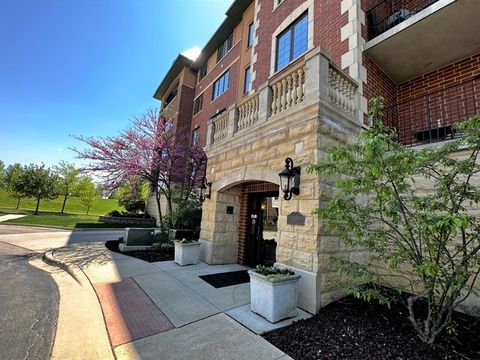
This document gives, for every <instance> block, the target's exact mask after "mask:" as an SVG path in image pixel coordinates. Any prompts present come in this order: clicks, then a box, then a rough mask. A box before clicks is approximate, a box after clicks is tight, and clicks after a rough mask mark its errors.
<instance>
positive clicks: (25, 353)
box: [0, 242, 59, 359]
mask: <svg viewBox="0 0 480 360" xmlns="http://www.w3.org/2000/svg"><path fill="white" fill-rule="evenodd" d="M29 256H31V254H30V252H29V251H28V250H25V249H22V248H19V247H16V246H12V245H10V244H5V243H2V242H0V264H1V266H0V283H1V290H0V359H49V358H50V352H51V349H52V343H53V339H54V336H55V327H56V322H57V316H58V301H59V294H58V289H57V286H56V285H55V282H54V281H53V280H52V278H51V277H50V276H49V275H48V274H47V273H46V272H44V271H42V270H39V269H37V268H36V267H33V266H31V265H30V264H28V262H27V261H28V259H29Z"/></svg>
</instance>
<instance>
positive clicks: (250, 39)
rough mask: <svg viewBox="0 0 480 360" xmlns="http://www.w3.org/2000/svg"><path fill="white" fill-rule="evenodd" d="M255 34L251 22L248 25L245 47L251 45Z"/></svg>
mask: <svg viewBox="0 0 480 360" xmlns="http://www.w3.org/2000/svg"><path fill="white" fill-rule="evenodd" d="M254 35H255V27H254V26H253V22H252V23H251V24H250V25H248V41H247V47H251V46H252V45H253V38H254Z"/></svg>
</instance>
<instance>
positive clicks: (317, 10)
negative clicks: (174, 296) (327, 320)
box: [152, 0, 480, 313]
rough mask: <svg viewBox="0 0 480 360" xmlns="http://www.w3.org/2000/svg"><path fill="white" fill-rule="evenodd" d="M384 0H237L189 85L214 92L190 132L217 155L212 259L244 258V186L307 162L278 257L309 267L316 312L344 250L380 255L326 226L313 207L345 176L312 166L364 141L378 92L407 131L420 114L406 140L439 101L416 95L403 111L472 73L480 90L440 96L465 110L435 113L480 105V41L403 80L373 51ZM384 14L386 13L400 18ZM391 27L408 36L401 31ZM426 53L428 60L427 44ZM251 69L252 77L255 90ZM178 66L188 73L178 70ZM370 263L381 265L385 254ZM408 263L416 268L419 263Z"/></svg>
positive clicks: (354, 256) (330, 291)
mask: <svg viewBox="0 0 480 360" xmlns="http://www.w3.org/2000/svg"><path fill="white" fill-rule="evenodd" d="M378 3H379V1H378V0H341V1H338V0H289V1H283V2H281V3H278V2H277V1H276V0H255V1H253V0H252V1H250V2H247V1H243V2H238V1H235V2H234V5H233V6H232V8H230V9H229V11H228V12H227V19H226V21H225V22H224V23H223V24H222V25H221V26H220V28H219V29H218V30H217V31H216V32H215V34H214V35H213V37H212V39H210V40H209V42H208V43H207V45H206V47H205V49H206V50H205V49H204V50H205V53H203V52H202V55H201V57H200V60H197V61H196V62H193V63H192V65H191V67H190V70H193V71H194V72H195V71H198V70H199V69H201V68H204V66H206V67H207V71H206V74H205V76H204V77H203V78H202V79H200V78H199V77H197V79H196V83H195V84H193V83H192V82H191V81H190V80H191V77H190V76H188V77H187V76H184V78H185V79H188V80H189V84H191V85H192V89H193V90H191V91H190V90H188V91H184V92H183V93H184V94H188V95H189V96H193V98H194V99H196V98H198V97H200V96H201V95H202V94H203V107H202V110H201V111H199V112H198V113H196V114H192V116H191V117H190V122H191V128H190V131H194V130H198V131H199V133H200V145H201V146H205V151H206V153H207V156H208V166H207V170H206V178H207V179H208V181H209V182H212V188H211V190H212V193H211V198H210V199H208V200H206V201H205V202H204V204H203V218H202V228H201V233H200V242H201V243H202V246H201V255H200V256H201V259H202V260H203V261H205V262H207V263H210V264H222V263H235V262H240V263H243V262H244V261H245V258H246V250H245V236H246V235H245V234H246V216H247V214H248V210H247V209H246V207H247V206H248V194H247V193H245V189H246V188H247V187H248V186H250V185H253V184H257V183H258V184H270V185H272V186H273V188H276V186H278V185H279V176H278V173H279V172H280V171H281V170H282V168H283V167H284V164H285V158H286V157H290V158H292V159H293V161H294V164H295V166H300V167H301V180H300V194H299V195H298V196H293V198H292V199H291V200H289V201H286V200H284V199H283V198H282V197H281V196H280V199H279V208H278V211H279V213H278V222H277V227H278V233H277V236H276V241H277V253H276V256H277V258H276V260H277V265H278V266H280V267H282V266H285V267H290V268H293V269H294V270H295V271H296V272H298V273H299V274H300V275H301V279H300V283H299V305H300V307H302V308H303V309H305V310H307V311H309V312H311V313H315V312H316V311H317V310H318V309H319V308H320V307H322V306H325V305H327V304H328V303H329V302H331V301H334V300H336V299H337V298H339V297H341V296H343V292H342V291H340V290H339V287H338V280H339V279H338V275H337V273H336V272H335V269H334V268H333V267H332V265H331V263H330V261H329V258H330V257H331V256H332V255H339V254H340V255H341V256H344V257H347V258H349V259H351V260H355V261H358V262H366V261H368V257H369V256H368V255H369V254H368V253H367V252H365V251H363V250H361V249H347V248H346V247H345V246H344V245H343V243H342V242H341V241H340V237H339V236H338V234H335V233H331V232H327V231H326V230H325V228H324V226H323V224H322V223H321V221H320V220H319V219H318V218H317V217H315V216H314V215H312V211H313V210H315V209H316V208H318V207H321V206H322V204H324V203H325V202H326V201H328V200H329V199H331V196H332V194H333V188H334V184H333V181H332V180H331V179H324V178H320V177H318V176H317V175H316V174H314V173H308V172H307V171H306V166H307V165H308V164H311V163H318V162H319V161H321V159H322V157H323V155H324V151H325V149H326V148H327V147H330V146H332V145H341V144H345V143H348V142H350V141H353V140H354V139H356V136H357V134H358V132H359V131H360V129H361V128H362V127H366V126H368V123H367V121H366V120H367V117H366V114H367V112H368V104H367V99H368V98H370V97H372V96H383V97H385V98H386V104H387V107H388V109H387V110H386V112H388V115H389V116H388V118H387V120H388V123H389V125H392V126H395V127H397V128H398V129H401V128H402V127H401V126H402V121H403V123H405V122H406V121H405V119H410V118H411V119H414V120H413V121H410V122H412V124H410V122H409V123H408V124H407V125H408V126H407V127H405V126H404V127H405V129H404V131H403V133H402V134H404V135H401V140H402V141H404V142H405V143H407V144H409V145H416V144H417V143H418V142H421V141H422V140H421V139H420V140H418V137H417V140H418V141H417V140H415V137H416V136H418V135H416V134H415V132H416V131H417V130H418V129H419V128H420V130H421V124H420V123H421V122H422V121H424V119H425V118H426V115H427V114H428V113H429V111H430V110H431V109H433V107H428V108H427V107H421V106H417V105H418V104H417V105H416V104H415V103H411V104H412V106H409V107H408V108H407V110H406V111H407V112H408V114H403V113H402V114H400V113H399V111H398V109H400V105H402V102H403V101H405V100H409V101H410V100H411V99H412V98H413V100H415V99H417V98H418V97H419V96H422V97H426V96H430V95H432V94H436V92H438V91H444V90H447V88H448V87H449V86H450V85H452V84H457V85H458V83H459V84H463V83H464V82H465V81H472V84H473V85H472V88H471V90H468V91H470V92H465V94H467V95H466V96H463V98H462V97H458V96H456V97H452V96H449V94H450V93H445V94H446V95H447V96H444V97H442V98H441V100H442V101H441V104H458V101H459V100H460V101H463V106H464V108H465V111H463V110H462V111H457V113H455V112H454V111H452V108H451V106H444V105H441V106H438V107H437V108H438V109H440V110H441V111H438V112H437V113H436V114H435V116H437V115H438V117H439V119H437V118H435V119H434V120H435V121H436V122H435V124H439V125H438V126H440V125H442V124H443V123H441V121H443V120H445V124H443V125H442V126H445V125H448V124H450V125H451V124H452V123H455V122H458V121H463V120H464V119H463V117H462V116H463V115H464V114H467V113H468V114H469V113H470V110H471V109H474V111H477V109H480V100H479V99H480V96H479V95H478V92H479V91H480V81H478V82H475V81H477V80H478V79H477V77H478V75H479V74H480V65H479V55H478V49H476V50H475V51H474V50H472V54H471V55H470V56H469V57H468V58H465V57H462V58H458V59H456V60H455V62H451V63H450V64H447V63H444V64H443V65H442V66H443V67H442V68H439V69H438V70H437V71H434V72H432V73H430V74H422V75H421V76H419V77H418V78H414V79H409V80H408V81H406V82H404V83H397V82H395V81H394V80H392V79H393V77H391V76H390V75H389V73H387V72H386V71H387V70H386V69H385V65H388V64H383V66H382V64H380V63H376V62H375V61H374V60H373V59H372V58H371V57H370V55H369V53H368V52H367V51H366V50H365V49H366V48H367V47H368V46H369V44H368V43H369V42H370V41H371V40H372V38H371V36H372V34H371V32H372V31H371V30H372V29H371V27H372V24H371V19H369V14H370V15H371V10H372V8H373V7H375V6H376V5H377V4H378ZM235 9H237V10H238V13H237V14H234V13H235ZM435 11H436V10H435ZM431 12H432V13H431V14H430V13H429V14H430V16H429V18H430V20H431V19H433V18H434V17H435V15H434V14H433V12H434V10H432V11H431ZM240 13H241V14H240ZM305 13H307V14H308V25H307V27H308V31H307V33H308V36H307V38H306V42H307V45H306V46H307V50H306V52H305V53H304V54H302V55H299V56H298V57H297V58H295V59H292V61H291V62H290V63H289V64H288V65H287V66H285V67H284V68H282V69H280V70H277V69H276V66H275V61H276V50H277V49H276V47H277V45H278V44H277V41H278V38H279V36H280V35H281V34H282V33H283V32H284V31H285V30H287V29H288V28H289V27H290V26H291V25H292V23H293V22H294V21H295V20H296V19H298V18H299V17H301V16H303V15H304V14H305ZM385 15H386V16H387V19H388V16H390V14H385ZM417 15H418V16H420V15H421V14H417ZM234 18H235V20H233V19H234ZM250 24H253V29H254V34H253V44H252V46H249V45H248V44H247V41H246V39H247V37H248V34H249V32H248V30H249V28H250ZM399 26H400V27H402V26H403V27H405V26H406V25H405V24H404V25H399ZM397 29H399V28H397ZM391 32H393V33H394V34H396V35H395V36H397V35H398V34H400V35H398V36H403V35H402V34H401V32H400V31H397V32H394V31H391ZM407 33H408V31H406V30H405V31H403V34H407ZM231 34H233V37H232V39H233V40H232V48H231V49H230V50H229V51H228V52H227V53H226V54H225V56H224V57H223V58H221V59H218V58H217V53H218V50H217V48H215V46H219V45H220V44H221V43H222V42H223V41H224V40H225V39H227V38H228V37H229V36H230V35H231ZM390 40H391V39H390ZM411 41H415V38H412V39H411ZM388 42H389V40H388V39H387V40H386V41H384V43H388ZM212 44H214V45H212ZM370 46H371V44H370ZM439 47H441V44H440V43H439ZM367 50H368V49H367ZM397 50H398V51H401V49H397ZM370 51H371V49H370ZM370 54H371V53H370ZM475 54H477V55H475ZM425 56H426V57H427V58H428V54H426V55H425ZM462 59H464V60H462ZM422 60H424V59H422ZM418 61H420V59H419V60H418ZM445 64H447V65H445ZM248 67H250V69H251V85H252V87H251V91H249V92H248V93H244V91H243V86H244V82H245V69H246V68H248ZM172 69H173V70H172ZM172 69H171V72H175V69H174V68H172ZM227 69H229V70H230V84H229V87H228V89H227V90H226V91H225V92H224V93H223V94H222V95H221V96H219V97H217V98H216V99H213V98H212V96H211V94H212V86H213V84H214V83H215V80H216V79H218V78H219V77H220V76H221V75H222V74H223V73H225V71H226V70H227ZM183 71H184V72H183V74H187V72H185V70H183ZM188 75H190V74H188ZM169 76H170V77H171V78H174V77H175V76H177V75H176V74H170V73H169ZM469 89H470V88H469ZM465 99H467V100H465ZM187 103H188V102H185V104H186V105H185V108H186V107H187V105H188V106H191V102H190V103H188V104H187ZM439 104H440V102H439ZM467 110H468V111H467ZM391 113H393V114H394V116H390V114H391ZM460 113H461V114H462V116H460V115H459V114H460ZM452 114H453V115H452ZM449 116H450V118H449ZM452 116H453V117H452ZM440 117H441V119H440ZM402 119H403V120H402ZM430 120H431V119H428V121H429V122H428V125H429V129H431V121H430ZM439 120H441V121H439ZM435 124H434V125H435ZM403 125H405V124H403ZM185 131H187V130H185ZM437 135H438V134H437ZM439 137H440V136H439ZM430 140H431V138H430ZM423 142H424V141H423ZM280 195H282V194H280ZM152 204H153V205H154V204H155V203H154V202H152ZM227 210H228V211H227ZM475 211H476V210H475ZM295 212H297V213H300V214H302V215H303V216H305V224H304V225H303V226H300V225H290V224H288V223H287V217H288V215H289V214H291V213H295ZM371 265H372V266H378V267H379V268H381V265H378V264H371ZM402 270H404V273H405V274H408V275H409V276H410V275H411V273H410V271H409V269H407V268H405V269H402Z"/></svg>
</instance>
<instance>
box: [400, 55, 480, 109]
mask: <svg viewBox="0 0 480 360" xmlns="http://www.w3.org/2000/svg"><path fill="white" fill-rule="evenodd" d="M479 74H480V54H476V55H472V56H469V57H468V58H466V59H463V60H460V61H457V62H455V63H452V64H449V65H447V66H444V67H443V68H440V69H438V70H435V71H432V72H431V73H428V74H425V75H422V76H419V77H417V78H415V79H412V80H410V81H407V82H404V83H403V84H401V85H399V86H398V101H399V103H402V102H405V101H408V100H411V99H414V98H417V97H420V96H423V95H425V94H430V93H433V92H436V91H439V90H442V89H446V88H448V87H450V86H452V85H456V84H461V83H463V82H465V81H469V80H472V79H473V78H475V77H476V76H477V75H479Z"/></svg>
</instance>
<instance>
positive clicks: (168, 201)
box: [165, 196, 173, 228]
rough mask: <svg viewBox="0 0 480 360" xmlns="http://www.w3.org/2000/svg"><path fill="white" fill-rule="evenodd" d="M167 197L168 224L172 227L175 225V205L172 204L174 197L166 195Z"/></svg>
mask: <svg viewBox="0 0 480 360" xmlns="http://www.w3.org/2000/svg"><path fill="white" fill-rule="evenodd" d="M165 197H166V198H167V205H168V215H170V216H169V217H168V226H169V227H170V228H172V227H173V221H172V214H173V205H172V197H171V196H165Z"/></svg>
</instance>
